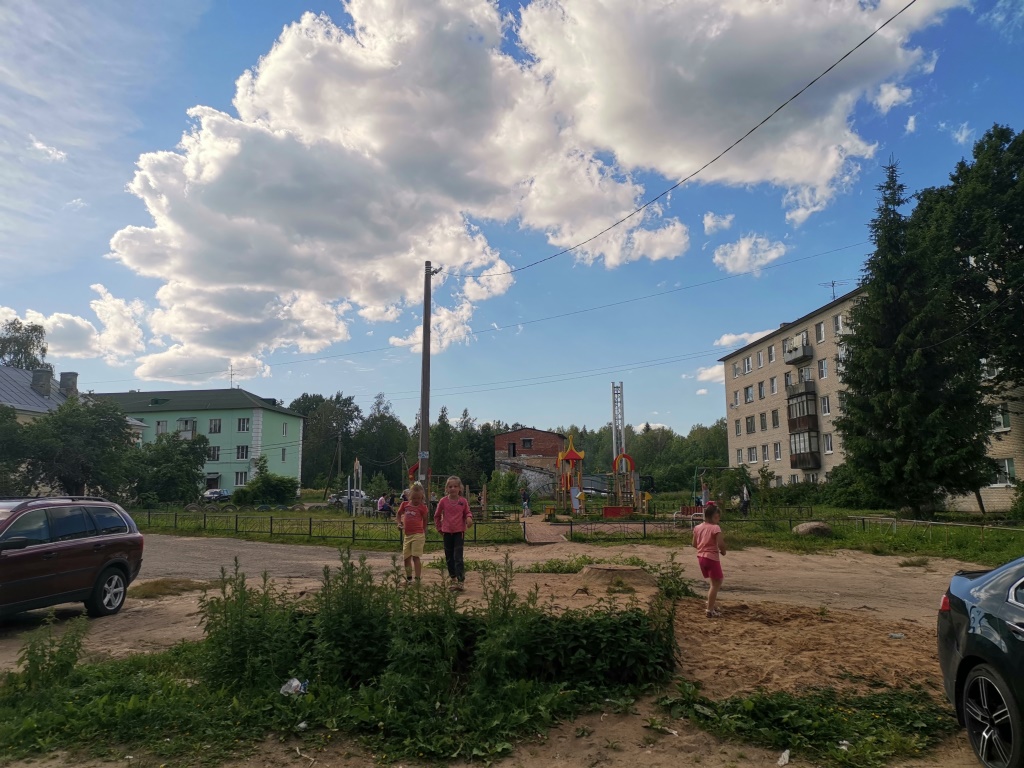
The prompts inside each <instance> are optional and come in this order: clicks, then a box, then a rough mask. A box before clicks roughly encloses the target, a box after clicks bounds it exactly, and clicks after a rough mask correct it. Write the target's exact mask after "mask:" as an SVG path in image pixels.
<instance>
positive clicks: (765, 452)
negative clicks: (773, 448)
mask: <svg viewBox="0 0 1024 768" xmlns="http://www.w3.org/2000/svg"><path fill="white" fill-rule="evenodd" d="M761 461H763V462H764V463H765V464H767V463H768V443H765V444H764V445H762V446H761Z"/></svg>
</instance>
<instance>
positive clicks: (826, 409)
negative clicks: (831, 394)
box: [821, 395, 832, 416]
mask: <svg viewBox="0 0 1024 768" xmlns="http://www.w3.org/2000/svg"><path fill="white" fill-rule="evenodd" d="M831 413H832V408H831V406H830V405H829V402H828V395H822V396H821V415H822V416H828V415H829V414H831Z"/></svg>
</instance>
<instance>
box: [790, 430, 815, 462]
mask: <svg viewBox="0 0 1024 768" xmlns="http://www.w3.org/2000/svg"><path fill="white" fill-rule="evenodd" d="M817 452H818V433H817V432H797V433H796V434H793V435H790V436H789V455H790V456H794V455H796V454H798V453H817Z"/></svg>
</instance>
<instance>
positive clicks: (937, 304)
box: [836, 160, 994, 516]
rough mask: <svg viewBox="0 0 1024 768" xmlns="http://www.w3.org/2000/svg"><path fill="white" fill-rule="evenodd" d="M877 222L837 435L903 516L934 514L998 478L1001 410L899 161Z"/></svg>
mask: <svg viewBox="0 0 1024 768" xmlns="http://www.w3.org/2000/svg"><path fill="white" fill-rule="evenodd" d="M878 191H879V201H878V207H877V209H876V216H875V218H874V219H873V220H872V221H871V239H872V241H873V242H874V245H875V252H874V253H873V254H872V255H871V257H870V258H869V259H868V261H867V264H866V265H865V268H864V276H863V282H862V286H863V287H864V289H865V290H864V293H863V294H862V296H861V298H860V300H859V301H858V303H857V304H856V305H855V306H854V308H853V309H852V310H851V317H850V320H851V323H850V325H851V333H850V335H849V336H847V337H846V339H845V340H844V343H845V348H846V349H845V352H846V357H845V360H844V370H843V383H844V386H845V388H846V391H845V395H844V397H843V400H842V408H841V415H840V417H839V418H838V419H837V420H836V429H837V430H838V431H839V432H840V434H841V435H842V437H843V448H844V450H845V452H846V461H847V463H848V464H849V465H850V466H851V468H852V469H853V470H855V471H856V472H857V473H858V475H859V476H861V477H862V478H863V479H866V480H867V481H868V482H870V483H871V484H872V485H873V486H874V487H875V488H876V489H877V490H878V491H879V492H880V493H881V494H882V495H883V496H884V497H885V498H887V499H889V500H890V501H891V503H892V505H893V506H894V508H897V509H902V508H909V509H910V510H911V511H912V512H913V514H914V515H915V516H919V515H921V514H922V513H924V512H930V511H931V510H933V509H934V508H935V506H936V505H937V504H938V503H939V502H940V500H941V498H942V497H943V495H945V494H955V495H959V494H964V493H969V492H976V491H977V490H978V488H980V487H981V485H982V484H983V483H985V482H987V479H988V478H990V477H991V476H992V473H993V471H994V464H993V462H992V461H991V460H990V459H988V458H987V457H986V449H987V446H988V438H989V434H990V432H991V426H992V413H993V408H992V406H991V405H990V404H989V403H987V402H986V400H985V397H984V388H983V384H982V375H981V373H982V372H981V361H980V360H979V356H978V354H977V349H976V348H975V347H974V346H973V345H972V344H969V343H963V342H962V340H961V339H959V338H957V336H958V334H959V330H961V329H962V328H963V324H962V322H961V318H960V317H959V316H958V313H957V312H955V311H951V310H953V309H954V308H955V302H954V287H953V282H952V279H951V277H950V275H949V274H948V272H947V271H946V267H947V264H946V263H945V259H944V257H943V255H942V254H935V253H934V252H933V251H932V250H931V249H929V248H928V247H927V246H928V240H929V238H927V237H923V236H921V233H922V232H923V231H924V230H926V228H927V226H928V223H927V220H926V217H921V219H920V221H918V222H913V223H912V221H911V218H910V217H908V216H906V215H904V214H903V213H902V212H901V209H902V208H903V206H905V205H906V204H907V202H909V198H908V197H907V195H906V187H905V186H904V184H903V183H902V182H901V181H900V176H899V168H898V165H897V163H896V162H895V161H893V160H890V162H889V164H888V165H886V166H885V181H884V182H883V183H882V184H880V185H879V186H878Z"/></svg>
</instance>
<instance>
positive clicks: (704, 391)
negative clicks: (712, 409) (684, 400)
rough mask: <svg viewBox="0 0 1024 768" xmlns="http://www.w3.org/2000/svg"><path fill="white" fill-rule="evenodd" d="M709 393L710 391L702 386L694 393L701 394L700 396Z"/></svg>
mask: <svg viewBox="0 0 1024 768" xmlns="http://www.w3.org/2000/svg"><path fill="white" fill-rule="evenodd" d="M707 393H708V391H707V390H706V389H703V388H701V389H698V390H697V391H696V392H695V393H694V394H696V395H699V396H703V395H706V394H707Z"/></svg>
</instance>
